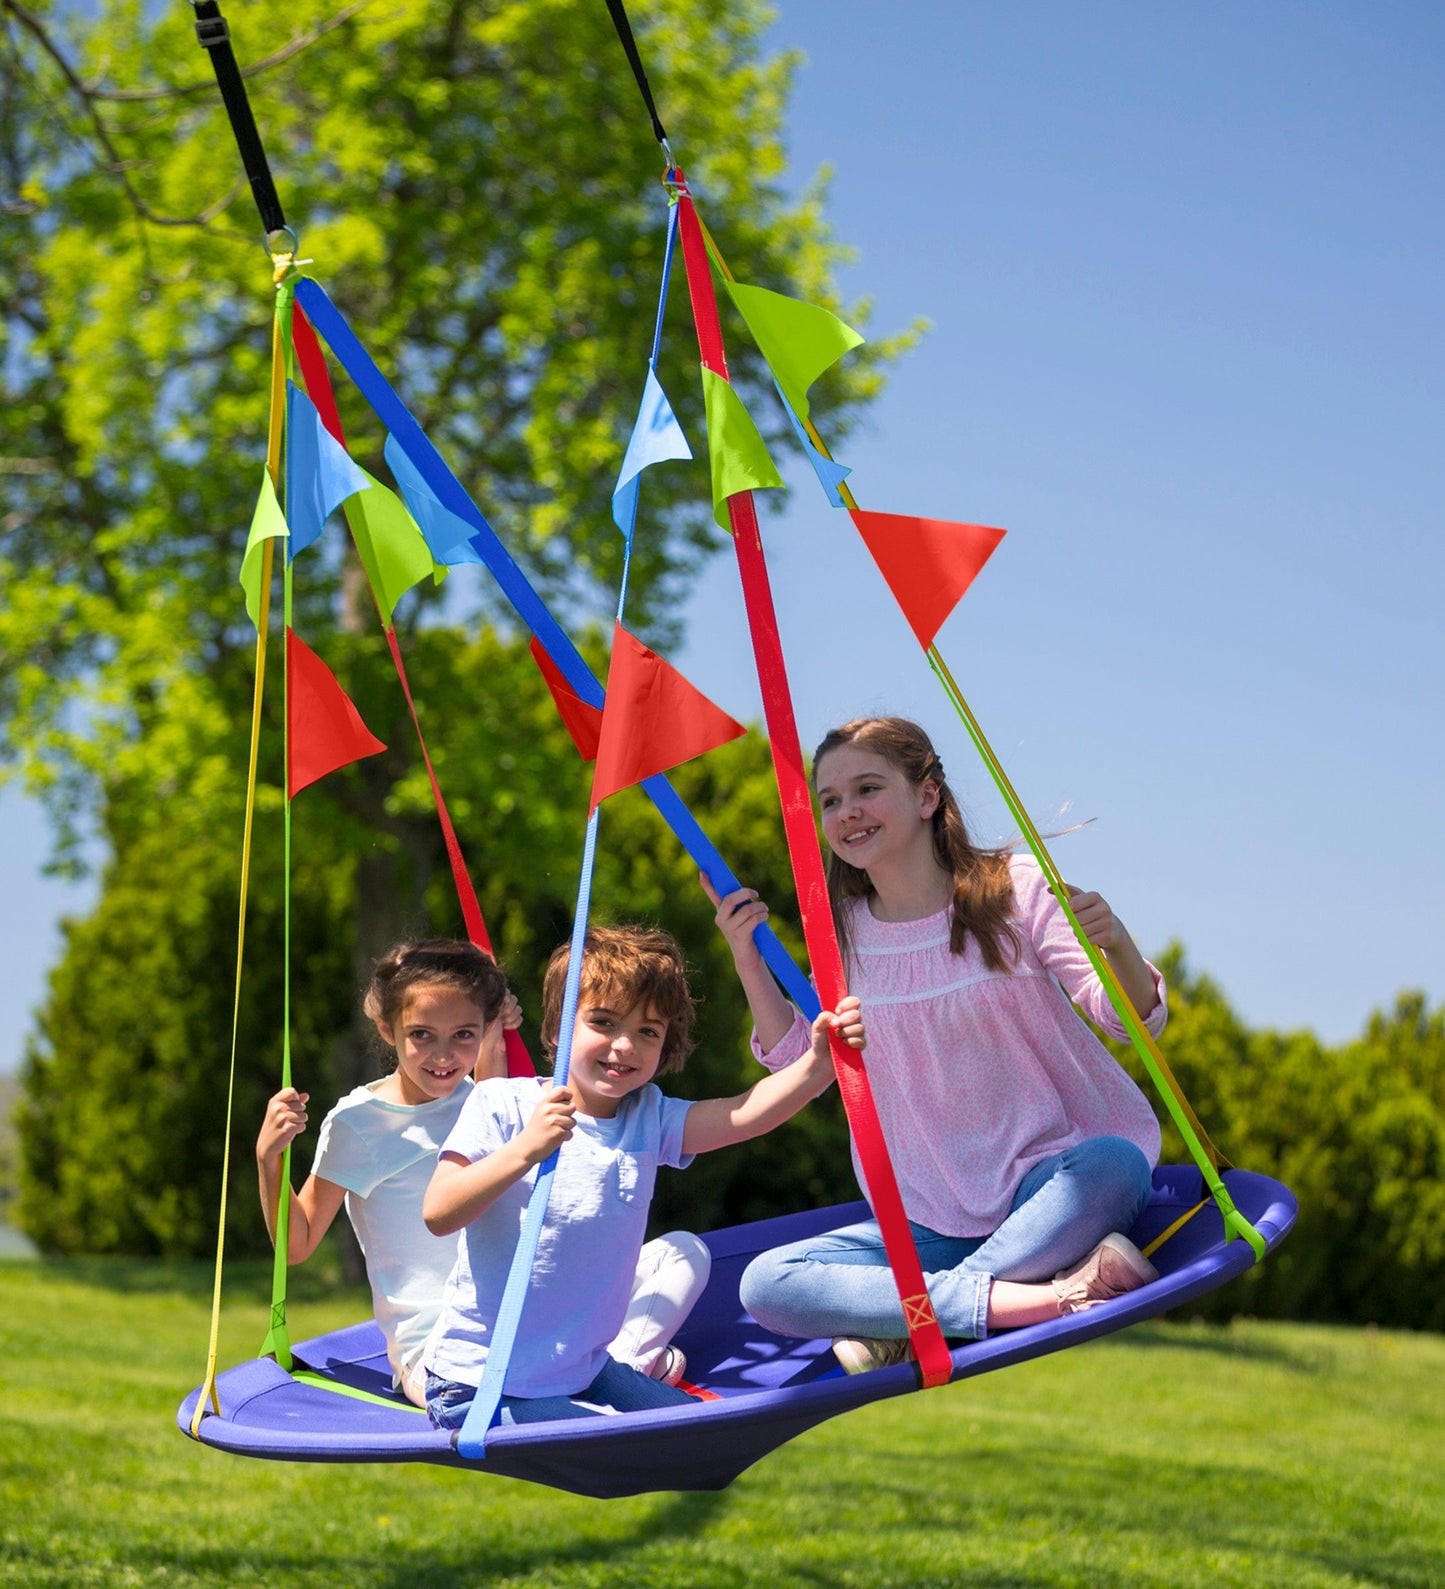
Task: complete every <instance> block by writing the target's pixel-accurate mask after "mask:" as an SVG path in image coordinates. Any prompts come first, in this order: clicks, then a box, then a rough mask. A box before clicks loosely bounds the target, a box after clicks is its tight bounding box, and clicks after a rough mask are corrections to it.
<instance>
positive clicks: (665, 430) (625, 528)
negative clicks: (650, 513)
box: [612, 361, 692, 545]
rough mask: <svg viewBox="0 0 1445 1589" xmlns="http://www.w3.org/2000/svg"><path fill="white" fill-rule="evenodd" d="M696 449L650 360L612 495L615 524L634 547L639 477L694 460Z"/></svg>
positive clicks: (613, 520)
mask: <svg viewBox="0 0 1445 1589" xmlns="http://www.w3.org/2000/svg"><path fill="white" fill-rule="evenodd" d="M691 457H692V448H691V447H689V446H688V444H687V437H686V436H684V435H683V433H682V426H681V425H679V424H678V422H677V416H676V414H674V413H673V411H672V404H671V403H669V402H668V400H667V393H666V392H664V391H663V389H662V383H661V382H660V381H659V380H658V379H657V373H656V371H655V370H654V369H653V368H652V364H651V362H650V361H649V363H648V366H647V383H646V385H644V387H643V388H642V404H641V406H640V407H639V408H638V410H637V423H636V424H635V425H634V426H633V427H632V436H631V439H630V440H629V441H628V443H627V453H626V455H625V456H624V458H623V460H622V472H621V473H620V474H619V475H618V476H617V488H616V490H614V491H613V493H612V522H613V523H614V524H615V525H616V526H617V528H618V529H619V530H621V531H622V536H623V539H624V540H625V541H626V542H627V543H628V545H631V544H632V529H633V526H634V525H635V524H636V522H637V494H638V489H639V485H640V482H639V481H638V478H637V477H638V476H639V475H640V474H641V473H642V471H643V470H644V469H646V468H647V466H648V465H649V464H654V463H666V462H667V460H668V459H670V458H691Z"/></svg>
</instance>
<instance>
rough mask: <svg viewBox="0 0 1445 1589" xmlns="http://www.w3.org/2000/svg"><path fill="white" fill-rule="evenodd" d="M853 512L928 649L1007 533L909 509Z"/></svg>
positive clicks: (856, 509)
mask: <svg viewBox="0 0 1445 1589" xmlns="http://www.w3.org/2000/svg"><path fill="white" fill-rule="evenodd" d="M849 511H850V513H851V515H852V518H853V522H854V524H856V525H857V526H858V533H859V535H861V536H862V537H863V539H864V541H865V542H866V543H867V546H868V550H869V551H870V552H872V554H873V561H874V562H875V563H877V565H878V569H879V572H880V573H881V574H882V575H883V577H884V579H886V580H887V581H888V588H889V589H890V590H891V591H892V592H893V596H894V600H896V601H897V603H898V605H899V606H900V607H901V608H902V609H903V616H904V617H905V618H907V620H908V622H909V624H910V625H911V626H912V628H913V632H914V634H916V635H917V636H918V643H919V645H921V646H922V647H923V649H924V650H925V651H926V650H927V649H928V648H929V646H931V645H932V644H933V637H934V635H936V634H937V633H938V631H939V630H940V629H941V628H942V627H943V622H944V619H945V618H947V617H948V615H949V613H951V612H952V611H953V609H954V608H955V607H956V606H957V605H958V602H959V599H960V598H961V597H962V595H963V593H964V591H966V590H967V589H968V587H969V586H970V585H971V584H972V583H973V582H974V580H975V579H976V578H977V576H978V571H979V569H981V568H982V567H983V565H984V564H985V563H986V562H987V561H988V560H989V558H990V557H991V556H992V555H993V549H994V547H996V546H997V545H998V543H999V542H1000V541H1001V540H1002V539H1003V538H1004V535H1005V533H1006V532H1005V531H1004V530H991V529H989V527H988V526H987V525H986V524H954V523H952V522H951V521H950V520H948V519H916V518H913V517H912V516H911V515H909V514H906V513H865V512H864V511H863V509H861V508H851V509H850V510H849Z"/></svg>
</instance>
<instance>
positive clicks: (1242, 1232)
mask: <svg viewBox="0 0 1445 1589" xmlns="http://www.w3.org/2000/svg"><path fill="white" fill-rule="evenodd" d="M928 663H929V666H930V667H931V668H932V669H933V671H934V674H935V676H936V677H937V678H938V681H939V683H940V684H942V686H943V688H944V692H945V694H947V696H948V698H949V700H950V701H951V702H952V703H953V707H954V710H955V711H956V712H957V713H958V715H959V718H960V719H961V721H962V722H963V725H964V727H965V728H966V729H967V730H968V734H969V737H970V738H971V739H972V740H973V743H974V748H975V749H976V750H977V751H978V753H979V755H980V756H981V757H982V758H983V761H984V765H985V766H987V768H988V770H989V773H990V775H991V776H992V777H993V781H994V784H995V786H996V787H997V788H998V791H999V793H1000V794H1001V795H1002V796H1003V798H1004V802H1005V804H1006V805H1007V806H1008V808H1009V813H1010V815H1011V816H1012V817H1013V819H1014V821H1015V822H1016V823H1017V824H1018V826H1019V829H1020V831H1021V832H1022V833H1023V835H1024V838H1025V839H1026V840H1027V842H1028V846H1029V848H1030V849H1031V850H1032V851H1033V853H1034V857H1035V859H1036V860H1037V861H1038V863H1039V865H1040V867H1041V868H1042V869H1043V873H1044V877H1045V879H1046V880H1047V882H1048V885H1049V889H1050V891H1051V892H1052V893H1053V896H1054V898H1055V899H1056V900H1057V901H1058V903H1059V908H1060V909H1061V910H1062V911H1063V913H1064V915H1065V917H1066V918H1067V920H1068V922H1069V925H1070V926H1071V927H1072V928H1073V929H1074V935H1075V936H1076V937H1077V938H1078V940H1079V943H1080V945H1081V946H1082V947H1083V950H1084V952H1085V954H1087V955H1088V957H1089V963H1090V965H1092V966H1093V968H1094V971H1095V974H1096V975H1097V976H1098V978H1099V981H1100V983H1101V984H1102V985H1103V988H1104V991H1105V993H1107V994H1108V996H1109V1002H1110V1003H1111V1004H1112V1005H1113V1006H1114V1009H1115V1012H1116V1013H1117V1014H1118V1017H1119V1020H1120V1021H1121V1022H1122V1024H1123V1027H1124V1030H1125V1031H1126V1032H1127V1033H1128V1034H1129V1040H1130V1041H1131V1042H1132V1043H1133V1045H1134V1048H1135V1050H1136V1052H1137V1053H1138V1055H1139V1057H1140V1059H1141V1060H1143V1062H1144V1066H1145V1068H1146V1069H1147V1070H1148V1072H1149V1075H1150V1078H1151V1080H1152V1081H1153V1082H1154V1085H1155V1087H1156V1089H1157V1090H1158V1092H1159V1095H1160V1097H1161V1098H1163V1100H1164V1106H1165V1108H1166V1109H1168V1111H1169V1114H1170V1117H1171V1118H1172V1119H1173V1121H1174V1124H1175V1125H1176V1126H1177V1127H1178V1128H1179V1134H1180V1135H1181V1136H1182V1137H1183V1138H1184V1144H1185V1146H1186V1147H1187V1148H1188V1149H1189V1153H1190V1156H1191V1157H1192V1158H1193V1160H1194V1162H1195V1163H1196V1164H1197V1165H1198V1166H1199V1169H1200V1172H1201V1174H1202V1175H1203V1176H1204V1181H1205V1184H1206V1185H1207V1186H1208V1187H1209V1190H1210V1193H1211V1194H1212V1196H1213V1198H1214V1201H1215V1202H1216V1203H1217V1204H1218V1205H1219V1212H1220V1214H1221V1216H1222V1217H1223V1219H1224V1236H1225V1240H1226V1241H1233V1240H1234V1238H1235V1237H1236V1236H1242V1237H1243V1238H1244V1239H1245V1240H1246V1241H1247V1242H1248V1243H1249V1245H1250V1247H1251V1248H1252V1249H1253V1251H1254V1257H1255V1262H1256V1263H1257V1262H1259V1261H1260V1260H1261V1259H1262V1258H1263V1257H1264V1254H1265V1241H1264V1237H1263V1236H1261V1235H1260V1233H1259V1232H1258V1231H1257V1230H1256V1229H1255V1228H1254V1226H1253V1225H1252V1224H1250V1222H1249V1221H1248V1220H1247V1219H1246V1218H1245V1217H1244V1215H1243V1214H1241V1213H1240V1212H1239V1210H1238V1209H1237V1208H1235V1206H1234V1200H1233V1198H1231V1197H1230V1195H1229V1192H1228V1190H1227V1189H1226V1187H1225V1185H1224V1182H1223V1181H1222V1180H1221V1179H1220V1178H1219V1170H1218V1169H1217V1167H1216V1160H1217V1159H1218V1158H1219V1156H1220V1155H1219V1150H1218V1149H1217V1148H1214V1146H1213V1144H1212V1143H1211V1144H1210V1147H1209V1148H1206V1147H1205V1146H1204V1140H1203V1138H1204V1133H1203V1128H1202V1127H1200V1126H1199V1124H1198V1122H1197V1121H1196V1120H1195V1119H1194V1113H1193V1110H1191V1109H1190V1108H1189V1106H1188V1104H1187V1102H1186V1101H1185V1099H1184V1096H1183V1093H1182V1092H1181V1091H1180V1088H1179V1084H1178V1082H1176V1081H1175V1080H1174V1077H1173V1075H1172V1074H1171V1073H1170V1071H1169V1067H1168V1065H1167V1063H1166V1062H1165V1060H1164V1056H1163V1055H1162V1054H1161V1053H1160V1052H1159V1050H1158V1047H1157V1045H1156V1044H1155V1042H1154V1040H1153V1038H1152V1037H1150V1036H1149V1034H1148V1033H1147V1032H1146V1031H1145V1030H1144V1026H1143V1023H1142V1022H1141V1021H1140V1020H1139V1016H1138V1013H1137V1012H1136V1011H1135V1009H1134V1006H1133V1004H1132V1003H1131V1002H1130V1000H1129V996H1128V994H1126V993H1125V992H1124V990H1123V988H1122V987H1121V986H1120V985H1119V980H1118V978H1117V977H1116V976H1115V974H1114V969H1113V967H1112V966H1110V965H1109V963H1108V961H1107V960H1106V959H1105V958H1104V956H1103V954H1102V953H1101V952H1100V950H1099V949H1098V948H1097V947H1096V946H1095V945H1094V944H1092V943H1090V942H1089V939H1088V937H1087V936H1086V935H1085V933H1084V930H1083V928H1082V927H1080V926H1079V922H1078V918H1077V917H1076V916H1075V915H1074V911H1073V907H1072V905H1071V904H1070V903H1069V891H1068V888H1067V886H1066V885H1065V883H1064V880H1063V877H1062V876H1061V875H1060V873H1059V870H1058V868H1057V867H1056V866H1055V865H1054V862H1053V858H1052V857H1051V856H1050V855H1049V852H1048V850H1047V849H1046V848H1045V847H1044V841H1043V839H1042V838H1040V836H1039V833H1038V830H1037V829H1036V828H1035V827H1034V825H1033V823H1032V822H1031V821H1030V820H1029V815H1028V812H1027V811H1025V810H1024V807H1023V802H1022V801H1021V800H1020V799H1019V797H1018V795H1017V794H1016V793H1015V792H1014V789H1013V785H1012V784H1011V783H1010V782H1009V781H1008V778H1007V776H1006V775H1005V774H1004V771H1003V768H1002V767H1001V766H1000V765H999V762H998V759H997V758H996V757H995V756H994V754H993V748H992V746H990V745H989V743H988V741H987V740H986V739H985V738H984V736H983V730H982V729H981V728H980V727H979V726H978V723H977V722H976V720H975V719H974V716H973V713H972V712H971V711H970V710H969V709H968V703H967V702H966V701H965V700H964V699H963V695H962V693H961V692H960V690H959V688H958V685H957V684H956V683H955V682H954V679H953V675H952V674H951V673H950V672H949V671H948V667H947V665H946V664H945V663H944V661H943V658H942V657H941V656H940V655H939V654H938V648H937V647H936V646H930V647H929V648H928ZM1211 1149H1212V1150H1213V1151H1212V1152H1211V1151H1210V1150H1211Z"/></svg>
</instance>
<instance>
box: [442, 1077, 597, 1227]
mask: <svg viewBox="0 0 1445 1589" xmlns="http://www.w3.org/2000/svg"><path fill="white" fill-rule="evenodd" d="M575 1114H576V1109H575V1107H574V1105H573V1103H572V1094H571V1093H570V1092H569V1091H568V1090H567V1089H566V1088H565V1087H552V1088H549V1089H548V1091H547V1092H545V1093H543V1094H542V1097H541V1098H540V1099H539V1100H538V1103H537V1107H536V1108H535V1109H534V1110H533V1111H532V1118H531V1119H530V1120H528V1122H527V1124H526V1125H525V1126H524V1127H523V1128H522V1130H521V1131H520V1132H519V1133H518V1134H517V1135H516V1136H515V1137H513V1138H512V1139H511V1141H510V1142H504V1143H502V1145H501V1146H500V1147H498V1148H494V1149H493V1150H492V1152H490V1153H489V1154H487V1156H486V1157H485V1158H482V1159H477V1160H475V1161H471V1160H468V1159H465V1158H463V1157H462V1156H461V1155H460V1154H456V1153H446V1152H443V1153H442V1155H441V1157H440V1158H439V1159H438V1160H437V1167H436V1169H435V1170H434V1171H433V1172H432V1178H431V1184H430V1185H429V1186H428V1187H427V1189H426V1197H425V1198H424V1199H423V1201H422V1207H421V1217H422V1219H423V1220H425V1221H426V1228H427V1229H428V1230H429V1231H430V1232H431V1233H432V1235H433V1236H450V1235H451V1234H452V1233H453V1232H454V1231H458V1230H461V1229H463V1227H465V1226H467V1225H470V1224H471V1222H472V1221H473V1220H474V1219H476V1218H477V1217H478V1216H479V1215H481V1214H484V1213H486V1211H487V1210H488V1209H489V1208H490V1207H491V1206H492V1204H493V1203H495V1202H496V1200H497V1199H498V1198H499V1197H500V1196H501V1195H502V1193H503V1192H505V1191H506V1190H507V1188H508V1187H509V1186H515V1185H516V1183H517V1182H518V1181H520V1180H521V1179H522V1177H523V1176H524V1175H526V1174H527V1172H528V1171H529V1170H530V1169H531V1168H532V1166H533V1165H534V1164H540V1163H541V1162H542V1161H543V1159H545V1158H547V1157H548V1156H549V1155H550V1154H551V1153H552V1152H553V1150H554V1149H556V1148H559V1147H561V1145H562V1144H563V1143H564V1142H565V1141H566V1140H567V1139H568V1137H570V1136H571V1135H572V1127H573V1117H574V1116H575Z"/></svg>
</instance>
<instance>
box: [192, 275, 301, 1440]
mask: <svg viewBox="0 0 1445 1589" xmlns="http://www.w3.org/2000/svg"><path fill="white" fill-rule="evenodd" d="M278 273H279V267H278ZM285 402H286V370H285V361H284V359H283V357H282V350H281V321H280V317H279V315H278V316H277V318H276V320H275V321H274V322H273V324H272V329H271V418H270V425H269V427H268V430H267V436H266V468H267V471H268V472H269V473H270V476H271V484H272V485H273V486H278V485H279V484H280V468H281V424H282V416H283V414H284V412H285ZM275 545H276V542H275V540H274V539H268V540H267V541H266V543H265V548H264V550H263V551H262V554H261V606H260V611H259V613H258V614H257V624H256V684H255V690H254V693H253V695H252V699H251V757H250V766H249V768H248V771H247V775H246V818H245V825H244V827H243V829H242V837H241V902H240V909H239V918H238V921H237V925H236V994H235V1001H234V1004H233V1006H232V1010H231V1071H230V1075H229V1077H228V1079H227V1082H226V1135H225V1139H224V1143H223V1146H222V1149H221V1215H220V1220H219V1223H218V1226H217V1231H216V1278H215V1285H214V1287H213V1290H212V1295H211V1339H210V1345H209V1347H208V1349H207V1352H206V1377H205V1378H204V1379H203V1380H202V1382H201V1393H200V1395H199V1396H198V1397H197V1398H196V1410H195V1413H194V1414H193V1416H192V1418H191V1434H192V1435H196V1434H198V1432H199V1430H200V1427H201V1420H202V1418H204V1417H205V1415H206V1406H207V1403H209V1404H210V1409H211V1411H212V1412H214V1413H216V1414H217V1415H218V1416H219V1414H220V1411H221V1401H220V1397H219V1396H218V1395H217V1394H216V1361H217V1357H218V1355H219V1352H220V1342H221V1268H222V1262H223V1259H224V1255H225V1246H226V1194H227V1190H228V1188H229V1185H230V1177H231V1112H232V1105H233V1102H234V1099H235V1093H236V1049H237V1046H238V1043H239V1040H240V1029H241V963H242V959H243V957H244V955H245V949H246V894H247V884H248V883H249V881H250V877H251V829H252V825H253V820H254V817H255V812H256V768H257V763H258V761H259V758H260V749H261V694H262V691H263V689H264V687H265V683H266V633H267V630H268V629H269V628H270V618H271V566H272V552H273V549H274V547H275Z"/></svg>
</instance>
